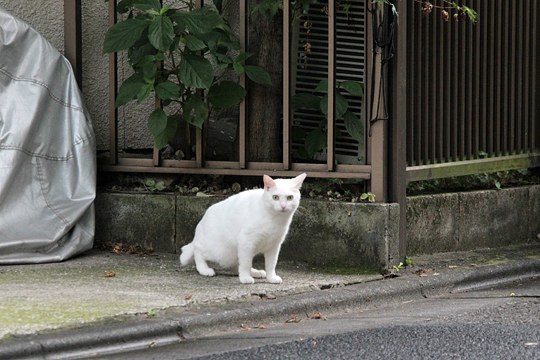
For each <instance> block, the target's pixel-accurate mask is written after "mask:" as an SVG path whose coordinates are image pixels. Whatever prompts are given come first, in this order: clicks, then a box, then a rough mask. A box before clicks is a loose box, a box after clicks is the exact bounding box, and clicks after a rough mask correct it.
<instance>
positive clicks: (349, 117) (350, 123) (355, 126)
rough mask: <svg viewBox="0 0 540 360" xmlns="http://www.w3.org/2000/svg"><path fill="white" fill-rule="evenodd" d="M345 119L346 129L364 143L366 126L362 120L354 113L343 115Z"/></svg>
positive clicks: (354, 137) (348, 112)
mask: <svg viewBox="0 0 540 360" xmlns="http://www.w3.org/2000/svg"><path fill="white" fill-rule="evenodd" d="M343 119H344V120H345V128H346V129H347V132H348V133H349V135H351V137H352V138H353V139H355V140H356V141H358V142H359V143H362V142H363V141H364V124H362V122H361V121H360V119H359V118H358V117H357V116H356V115H355V114H354V113H353V112H352V111H347V112H346V113H345V115H343Z"/></svg>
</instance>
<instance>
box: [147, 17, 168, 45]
mask: <svg viewBox="0 0 540 360" xmlns="http://www.w3.org/2000/svg"><path fill="white" fill-rule="evenodd" d="M173 38H174V30H173V24H172V21H171V19H169V18H168V17H167V16H166V15H158V16H156V17H154V20H152V22H151V23H150V27H149V28H148V40H150V43H151V44H152V46H153V47H155V48H156V49H158V50H161V51H167V50H168V49H169V47H170V46H171V44H172V42H173Z"/></svg>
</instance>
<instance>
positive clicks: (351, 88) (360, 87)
mask: <svg viewBox="0 0 540 360" xmlns="http://www.w3.org/2000/svg"><path fill="white" fill-rule="evenodd" d="M339 86H340V87H341V88H343V89H345V90H346V91H347V92H348V93H349V94H351V95H352V96H360V97H362V96H364V84H362V83H361V82H358V81H350V80H347V81H344V82H342V83H341V84H340V85H339Z"/></svg>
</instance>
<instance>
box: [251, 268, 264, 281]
mask: <svg viewBox="0 0 540 360" xmlns="http://www.w3.org/2000/svg"><path fill="white" fill-rule="evenodd" d="M251 276H253V277H254V278H258V279H264V278H265V277H266V271H264V270H257V269H251Z"/></svg>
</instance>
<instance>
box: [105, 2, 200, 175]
mask: <svg viewBox="0 0 540 360" xmlns="http://www.w3.org/2000/svg"><path fill="white" fill-rule="evenodd" d="M109 1H110V0H109ZM195 6H196V7H198V8H201V7H203V6H204V0H196V1H195ZM188 126H191V125H188ZM203 126H204V125H203ZM203 129H204V128H203ZM203 129H200V128H198V127H196V128H195V164H196V166H197V167H198V168H202V167H203V162H204V159H203V157H204V137H203V131H204V130H203ZM190 141H191V140H190Z"/></svg>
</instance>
